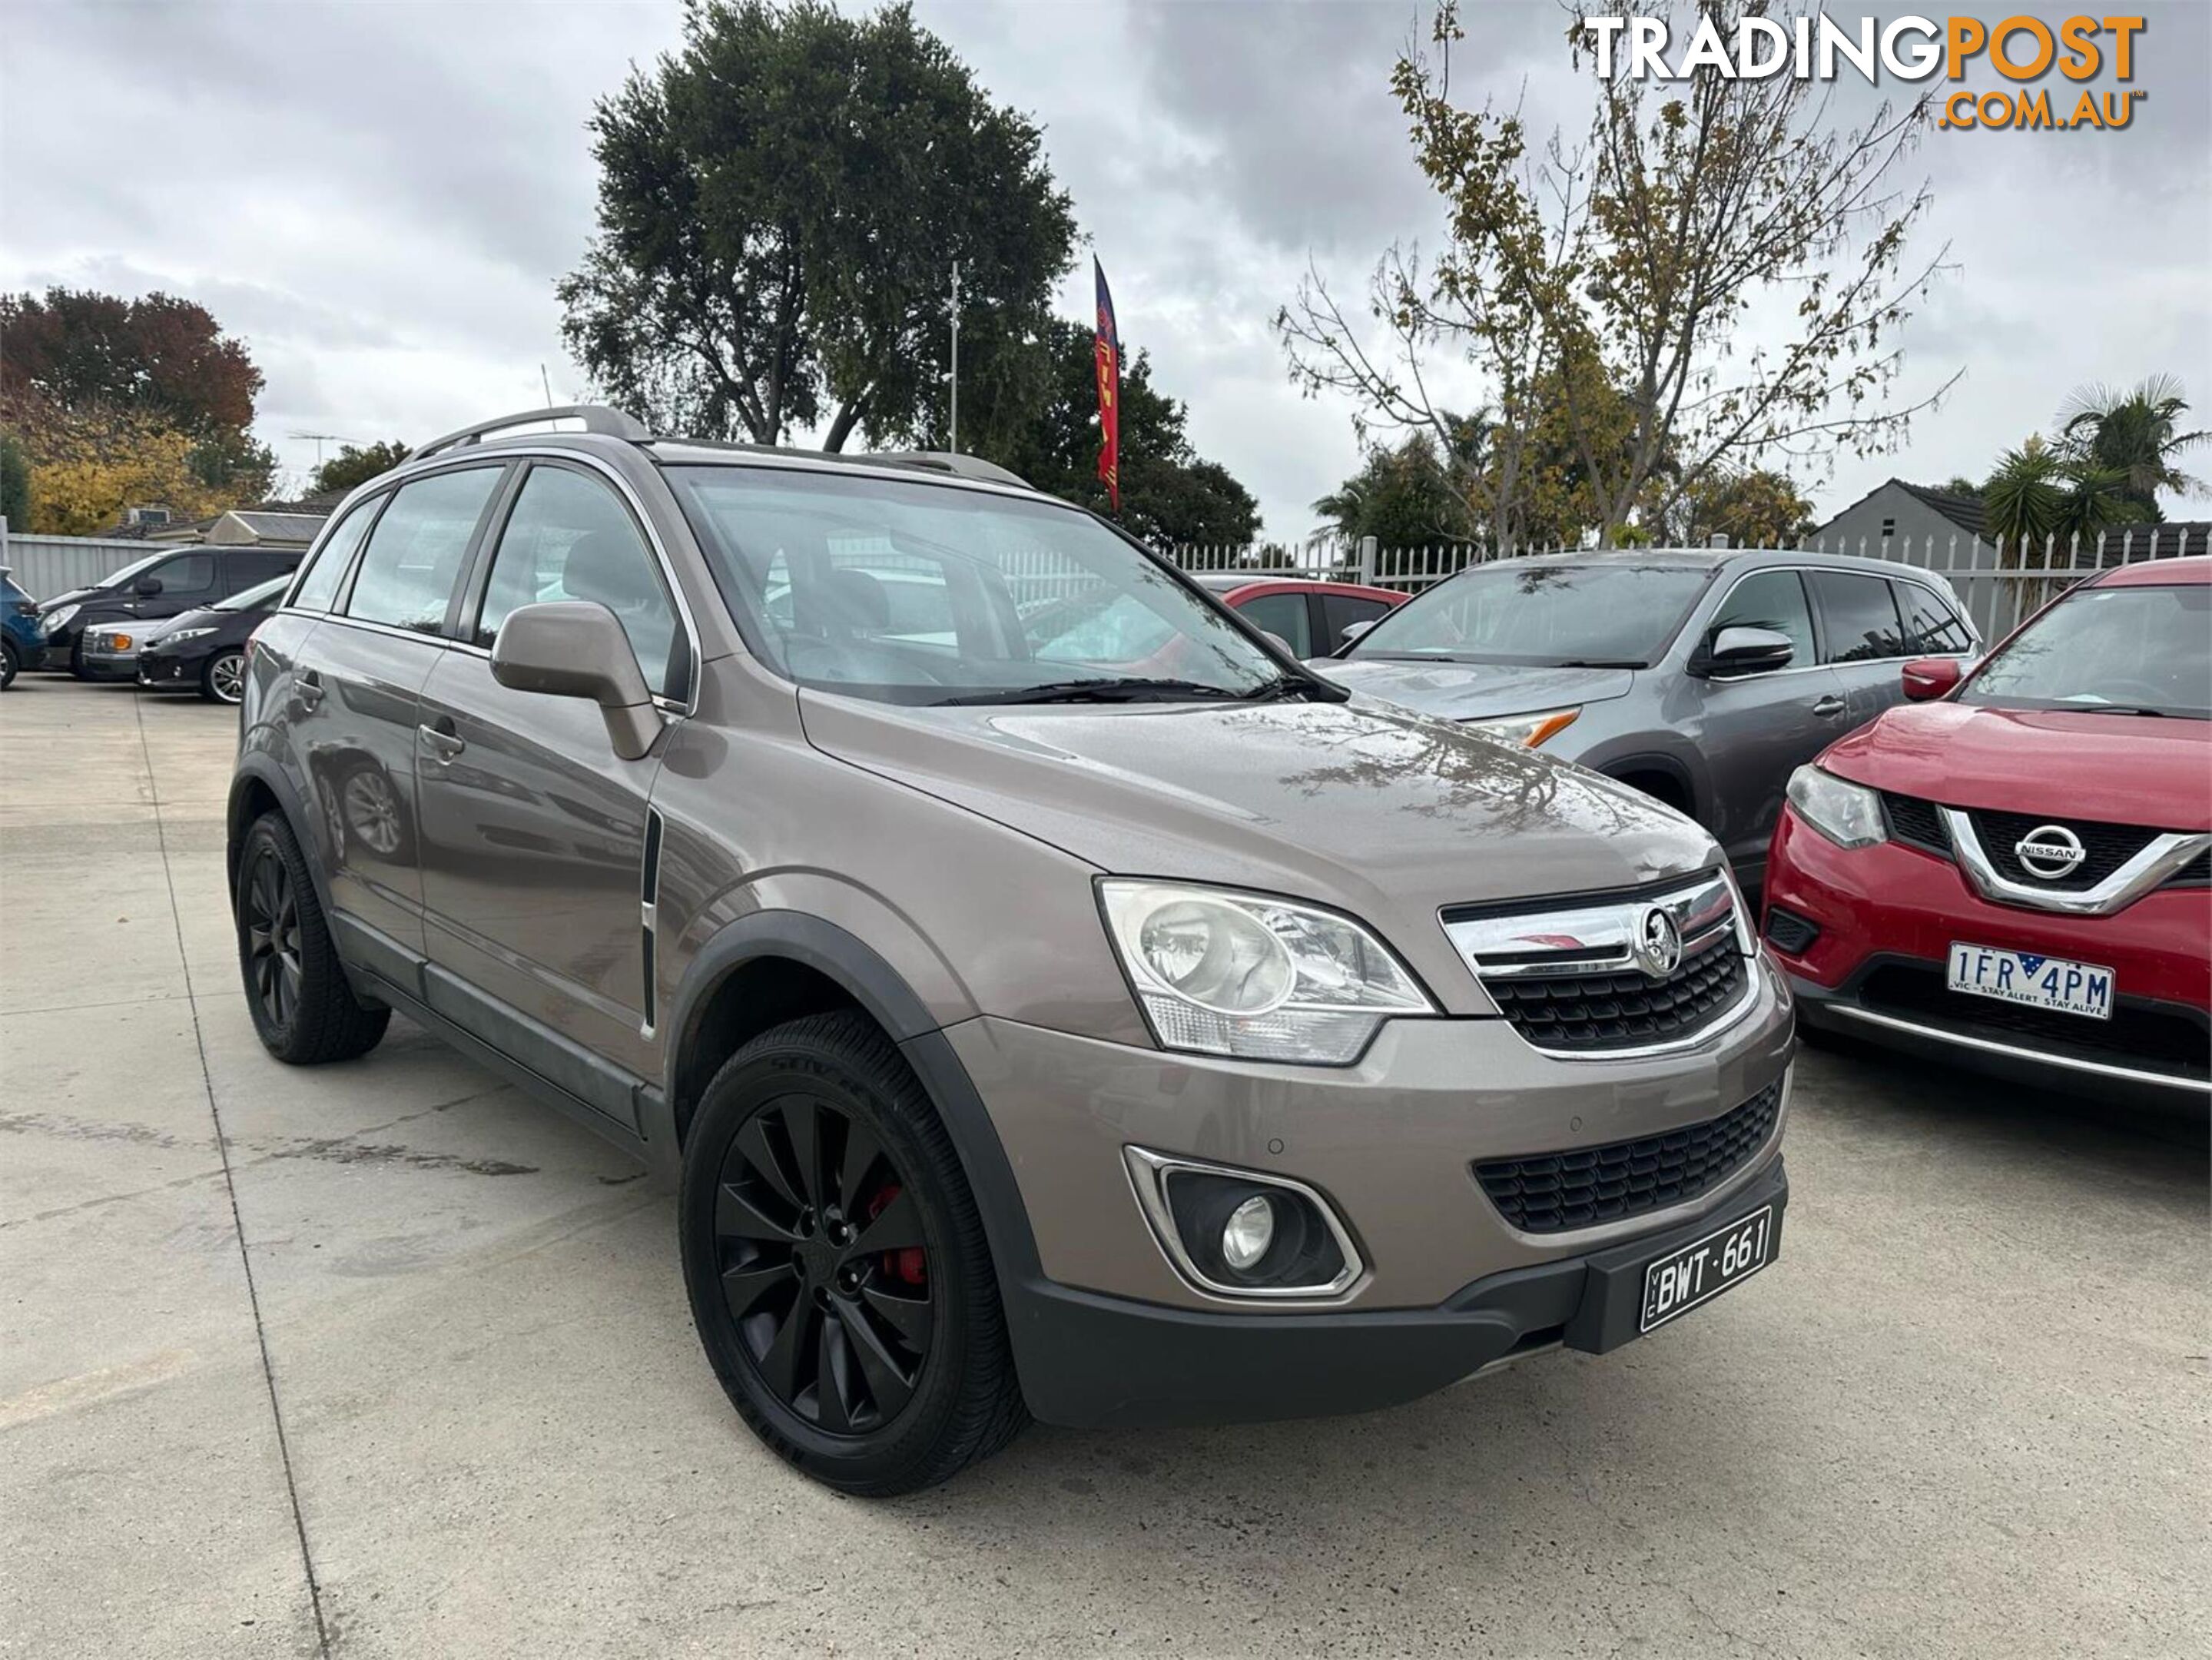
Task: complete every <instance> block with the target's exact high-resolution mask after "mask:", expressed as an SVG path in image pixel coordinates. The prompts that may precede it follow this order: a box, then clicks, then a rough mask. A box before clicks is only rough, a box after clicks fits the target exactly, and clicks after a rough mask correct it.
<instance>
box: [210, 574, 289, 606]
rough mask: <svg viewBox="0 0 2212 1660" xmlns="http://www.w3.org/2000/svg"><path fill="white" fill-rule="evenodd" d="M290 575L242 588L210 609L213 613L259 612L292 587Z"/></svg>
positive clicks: (218, 601)
mask: <svg viewBox="0 0 2212 1660" xmlns="http://www.w3.org/2000/svg"><path fill="white" fill-rule="evenodd" d="M291 582H292V578H291V576H290V575H289V574H287V575H283V576H279V577H276V578H274V579H272V580H271V581H266V582H256V583H255V584H254V585H253V586H252V587H250V588H240V590H239V591H238V592H237V593H234V594H232V595H231V596H230V598H229V599H218V600H216V602H215V604H214V605H211V606H210V607H209V609H210V610H211V611H258V610H260V609H261V608H262V607H263V606H264V605H267V604H268V603H269V602H270V600H271V599H275V598H276V596H277V595H278V594H280V593H283V592H284V590H285V589H286V588H287V587H290V586H291Z"/></svg>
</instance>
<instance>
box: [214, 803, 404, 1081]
mask: <svg viewBox="0 0 2212 1660" xmlns="http://www.w3.org/2000/svg"><path fill="white" fill-rule="evenodd" d="M234 909H235V912H236V915H237V921H238V965H239V971H240V975H241V976H243V977H244V979H245V982H246V1007H247V1008H248V1009H249V1010H250V1011H251V1012H252V1016H253V1029H254V1030H255V1031H257V1032H258V1033H259V1034H260V1037H261V1043H262V1047H264V1049H267V1050H268V1051H269V1052H270V1054H271V1055H275V1056H276V1058H277V1059H278V1060H279V1061H288V1062H289V1063H290V1064H291V1065H293V1066H295V1067H313V1066H319V1065H321V1064H322V1063H323V1062H325V1061H349V1060H351V1059H352V1058H353V1057H354V1056H355V1055H365V1054H367V1053H368V1051H369V1050H370V1049H374V1048H375V1047H376V1045H377V1043H378V1042H379V1041H380V1039H381V1038H382V1037H383V1036H384V1029H385V1027H386V1026H387V1025H390V1024H391V1021H392V1011H391V1010H390V1009H388V1008H384V1007H377V1008H368V1007H364V1006H362V1003H361V1001H360V1000H359V999H357V998H356V997H355V995H354V994H353V988H352V987H351V986H349V984H347V983H346V977H345V969H344V967H343V965H342V964H340V963H339V961H338V953H337V946H335V945H334V944H332V942H331V931H330V926H329V924H328V923H327V922H326V921H325V920H324V917H323V909H322V906H321V904H320V903H318V902H317V900H316V898H315V886H314V884H313V881H311V880H310V879H309V878H308V875H307V860H306V859H305V858H303V857H302V856H301V852H300V844H299V842H298V840H297V839H296V838H295V836H293V834H292V827H291V826H290V825H289V824H287V823H285V821H284V818H283V814H281V813H276V812H265V813H264V814H262V815H261V817H260V818H257V819H255V820H254V821H253V825H252V829H250V830H247V831H246V845H245V847H244V848H243V849H242V850H241V851H240V855H239V860H238V894H237V900H236V904H235V907H234Z"/></svg>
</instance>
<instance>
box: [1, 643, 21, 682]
mask: <svg viewBox="0 0 2212 1660" xmlns="http://www.w3.org/2000/svg"><path fill="white" fill-rule="evenodd" d="M22 666H23V665H22V661H21V659H20V658H18V657H17V656H16V655H15V642H14V641H13V640H0V691H5V690H8V688H9V687H10V686H12V685H14V684H15V671H16V670H17V669H19V668H21V667H22Z"/></svg>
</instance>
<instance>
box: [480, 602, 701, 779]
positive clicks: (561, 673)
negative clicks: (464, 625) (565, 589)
mask: <svg viewBox="0 0 2212 1660" xmlns="http://www.w3.org/2000/svg"><path fill="white" fill-rule="evenodd" d="M491 678H493V679H495V680H496V681H498V682H499V684H501V685H502V686H506V687H507V688H508V689H509V690H514V691H537V692H544V694H545V695H546V696H549V697H588V698H590V699H591V700H592V702H594V703H597V704H598V705H599V715H600V718H601V719H603V720H604V721H605V722H606V727H607V741H608V742H609V743H610V744H611V745H614V751H615V753H616V754H617V755H619V756H620V757H622V758H623V760H625V761H638V760H642V759H643V758H644V757H645V755H646V753H647V751H649V750H651V749H652V747H653V739H656V738H658V737H659V736H660V732H661V726H660V712H659V710H658V709H656V708H653V692H652V690H651V688H649V687H648V686H647V684H645V676H644V675H643V674H642V673H641V672H640V671H639V669H638V666H637V654H636V653H635V652H633V651H632V650H631V649H630V646H629V635H627V634H625V633H623V625H622V624H621V623H619V622H617V621H616V620H615V614H614V613H613V612H612V611H609V610H608V609H607V608H606V607H605V605H595V604H593V603H592V601H590V600H588V599H549V600H547V601H545V602H544V603H543V604H542V605H522V606H519V607H517V608H516V609H515V610H513V611H509V612H507V620H506V621H505V622H503V623H501V624H500V625H499V637H498V638H497V639H496V640H495V641H494V642H493V643H492V648H491Z"/></svg>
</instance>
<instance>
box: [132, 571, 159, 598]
mask: <svg viewBox="0 0 2212 1660" xmlns="http://www.w3.org/2000/svg"><path fill="white" fill-rule="evenodd" d="M131 593H135V594H137V596H138V597H139V598H140V599H152V598H153V597H154V596H155V594H157V593H161V578H160V577H158V576H142V577H140V578H139V579H138V580H137V581H136V582H133V583H132V584H131Z"/></svg>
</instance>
